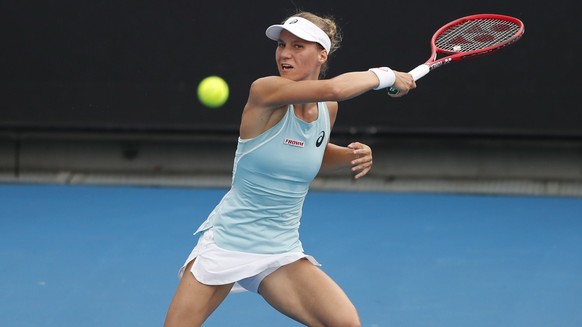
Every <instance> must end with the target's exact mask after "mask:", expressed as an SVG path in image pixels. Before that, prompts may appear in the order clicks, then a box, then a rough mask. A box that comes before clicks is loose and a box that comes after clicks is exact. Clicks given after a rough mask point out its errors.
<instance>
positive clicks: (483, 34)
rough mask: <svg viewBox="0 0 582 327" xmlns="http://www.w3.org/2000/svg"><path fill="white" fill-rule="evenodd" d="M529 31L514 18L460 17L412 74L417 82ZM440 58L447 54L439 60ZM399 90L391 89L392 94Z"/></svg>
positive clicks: (441, 34) (443, 29) (441, 32)
mask: <svg viewBox="0 0 582 327" xmlns="http://www.w3.org/2000/svg"><path fill="white" fill-rule="evenodd" d="M524 31H525V29H524V25H523V23H522V22H521V21H520V20H519V19H517V18H514V17H510V16H504V15H497V14H478V15H471V16H466V17H462V18H459V19H457V20H454V21H452V22H450V23H448V24H446V25H445V26H443V27H441V28H439V29H438V30H437V31H436V32H435V33H434V35H433V36H432V39H431V42H430V47H431V52H432V53H431V55H430V58H429V59H428V60H427V61H426V62H425V63H424V64H422V65H419V66H418V67H416V68H414V69H413V70H411V71H410V72H409V73H410V74H411V75H412V78H414V80H415V81H417V80H419V79H420V78H422V77H423V76H424V75H426V74H428V73H429V72H430V71H431V70H433V69H435V68H438V67H440V66H442V65H444V64H448V63H450V62H453V61H457V60H463V59H468V58H473V57H478V56H483V55H487V54H490V53H492V52H495V51H496V50H499V49H501V48H503V47H505V46H508V45H510V44H512V43H514V42H515V41H517V40H519V39H520V38H521V36H522V35H523V33H524ZM438 55H445V57H442V58H440V59H437V56H438ZM398 92H399V91H398V90H396V89H394V88H389V89H388V93H390V94H397V93H398Z"/></svg>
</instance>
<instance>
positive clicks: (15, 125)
mask: <svg viewBox="0 0 582 327" xmlns="http://www.w3.org/2000/svg"><path fill="white" fill-rule="evenodd" d="M295 8H300V9H304V10H308V11H312V12H315V13H318V14H324V15H332V16H334V17H335V18H336V19H337V21H338V23H339V25H340V27H342V30H343V34H344V42H343V47H342V48H341V49H340V50H339V51H338V52H337V53H336V54H335V55H334V56H333V57H332V58H331V62H330V63H331V67H330V71H329V74H328V75H329V76H334V75H337V74H339V73H342V72H346V71H351V70H365V69H368V68H369V67H373V66H385V65H387V66H391V67H392V68H394V69H397V70H402V71H407V70H409V69H411V68H413V67H415V66H416V65H418V64H420V63H422V62H423V61H425V60H426V59H427V56H428V55H429V47H428V44H429V40H430V37H431V36H432V34H433V32H434V31H435V30H436V29H437V28H438V27H440V26H441V25H443V24H444V23H446V22H448V21H450V20H453V19H456V18H458V17H460V16H465V15H469V14H475V13H486V12H490V13H500V14H506V15H511V16H516V17H518V18H520V19H521V20H523V21H524V23H525V25H526V33H525V36H524V37H523V39H522V40H521V41H520V42H518V43H517V44H515V45H513V46H511V47H509V48H507V49H505V50H503V51H501V52H498V53H495V54H493V55H492V56H488V57H484V58H478V59H474V60H470V61H466V62H461V63H458V64H452V65H449V66H447V67H443V68H440V69H438V70H435V71H433V72H432V73H431V74H430V75H428V76H427V77H425V78H424V79H422V80H421V81H419V83H418V89H417V90H415V91H414V92H413V93H411V94H410V95H409V96H407V97H404V98H401V99H391V98H388V97H387V96H386V95H385V94H382V93H383V92H371V93H368V94H365V95H363V96H361V97H359V98H356V99H352V100H348V101H345V102H343V103H342V104H341V105H340V109H341V113H340V116H339V118H338V121H337V125H336V129H337V131H339V132H341V131H344V132H352V133H387V134H393V133H404V134H447V135H459V134H462V135H497V136H498V135H514V136H515V135H520V136H521V135H526V136H536V137H550V136H566V137H580V136H582V114H581V111H580V108H579V107H580V105H579V104H578V103H577V101H576V100H577V99H576V98H575V94H576V91H577V89H578V85H579V83H578V82H577V75H578V74H579V73H580V68H579V65H577V64H576V62H575V60H574V51H575V49H577V48H580V46H581V45H582V44H581V43H582V42H581V38H580V37H579V35H578V33H579V32H580V28H579V26H578V25H577V22H576V21H575V19H573V18H572V11H573V8H574V1H573V0H559V1H553V2H551V3H548V2H540V1H537V2H532V1H526V0H514V1H507V0H487V1H485V0H476V1H466V0H463V1H460V0H452V1H449V2H446V3H445V2H441V3H437V2H429V1H418V0H410V1H404V2H396V1H369V0H362V1H337V0H335V1H332V0H326V1H300V0H295V1H288V0H287V1H274V0H268V1H267V0H261V1H252V2H246V1H233V0H223V1H204V2H202V1H192V0H190V1H182V0H175V1H155V0H141V1H79V0H76V1H71V0H60V1H26V0H23V1H4V2H2V4H0V24H1V26H0V27H1V28H0V33H1V34H0V37H1V40H2V41H1V42H2V43H1V44H2V50H1V52H0V65H1V66H0V69H1V70H0V92H1V98H2V99H1V102H0V128H1V129H4V130H29V129H32V130H34V129H43V130H76V131H79V130H91V131H104V132H107V131H129V132H131V131H139V132H144V131H145V132H156V133H160V132H162V133H163V132H176V131H178V132H188V133H190V132H191V133H200V132H228V133H230V132H232V133H235V132H236V129H237V127H238V123H239V118H240V113H241V110H242V107H243V105H244V102H245V100H246V94H247V91H248V86H249V85H250V83H251V82H252V81H253V80H254V79H256V78H258V77H261V76H265V75H272V74H276V73H277V71H276V67H275V64H274V51H275V43H274V42H273V41H271V40H269V39H267V38H266V37H265V36H264V30H265V28H266V27H267V26H268V25H270V24H273V23H278V22H279V21H281V20H282V19H283V18H285V17H286V16H288V15H289V14H291V13H293V11H294V10H295ZM214 74H217V75H221V76H222V77H224V78H225V79H226V80H227V82H228V83H229V84H230V88H231V97H230V99H229V101H228V102H227V104H226V105H225V106H224V107H223V108H221V109H217V110H211V109H206V108H204V107H202V105H201V104H200V103H199V102H198V101H197V100H196V96H195V90H196V85H197V84H198V82H199V81H200V80H201V79H202V78H203V77H205V76H208V75H214Z"/></svg>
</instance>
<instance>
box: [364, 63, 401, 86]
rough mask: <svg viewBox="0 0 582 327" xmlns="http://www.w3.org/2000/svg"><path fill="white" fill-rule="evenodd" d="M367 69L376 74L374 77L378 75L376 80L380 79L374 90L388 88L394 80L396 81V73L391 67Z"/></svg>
mask: <svg viewBox="0 0 582 327" xmlns="http://www.w3.org/2000/svg"><path fill="white" fill-rule="evenodd" d="M369 71H371V72H372V73H374V74H376V77H378V80H379V81H380V83H379V84H378V86H377V87H375V88H374V90H381V89H385V88H388V87H390V86H392V85H394V82H395V81H396V75H395V74H394V72H393V71H392V69H390V68H388V67H379V68H370V69H369Z"/></svg>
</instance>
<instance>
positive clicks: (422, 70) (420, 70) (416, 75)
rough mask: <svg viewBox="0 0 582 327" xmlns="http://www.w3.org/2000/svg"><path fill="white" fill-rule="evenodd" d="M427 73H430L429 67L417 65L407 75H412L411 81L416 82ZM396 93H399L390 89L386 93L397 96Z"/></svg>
mask: <svg viewBox="0 0 582 327" xmlns="http://www.w3.org/2000/svg"><path fill="white" fill-rule="evenodd" d="M429 72H430V67H429V65H426V64H422V65H418V66H417V67H416V68H414V69H413V70H411V71H409V72H408V73H409V74H410V75H412V79H413V80H414V81H418V80H419V79H421V78H422V77H423V76H424V75H426V74H428V73H429ZM398 92H399V91H398V90H397V89H395V88H392V87H389V88H388V93H390V94H398Z"/></svg>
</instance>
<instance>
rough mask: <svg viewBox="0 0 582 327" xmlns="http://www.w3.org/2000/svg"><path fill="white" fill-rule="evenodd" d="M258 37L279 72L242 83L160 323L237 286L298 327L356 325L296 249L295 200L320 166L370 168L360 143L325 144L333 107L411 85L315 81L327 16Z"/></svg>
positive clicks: (183, 321)
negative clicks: (235, 128) (214, 176)
mask: <svg viewBox="0 0 582 327" xmlns="http://www.w3.org/2000/svg"><path fill="white" fill-rule="evenodd" d="M266 34H267V36H268V37H269V38H270V39H272V40H275V41H277V50H276V52H275V59H276V63H277V67H278V70H279V74H280V76H269V77H264V78H259V79H257V80H256V81H254V82H253V83H252V85H251V87H250V92H249V97H248V101H247V103H246V105H245V108H244V111H243V114H242V121H241V125H240V137H239V141H238V147H237V150H236V154H235V158H234V168H233V177H232V186H231V188H230V190H229V191H228V192H227V193H226V195H225V196H224V197H223V198H222V200H221V201H220V203H219V204H218V205H217V206H216V207H215V209H214V210H213V211H212V212H211V213H210V215H209V216H208V218H207V219H206V221H205V222H204V223H203V224H202V225H201V226H200V227H199V228H198V230H197V231H196V233H197V234H200V235H201V236H200V238H199V240H198V243H197V245H196V246H195V247H194V249H193V250H192V253H191V254H190V256H189V257H188V258H187V260H186V261H185V264H184V266H183V267H182V269H181V270H180V272H179V276H180V277H181V280H180V283H179V285H178V288H177V290H176V293H175V295H174V298H173V300H172V303H171V304H170V307H169V310H168V314H167V316H166V322H165V326H166V327H176V326H188V327H192V326H200V325H202V323H203V322H204V321H205V320H206V319H207V318H208V317H209V316H210V314H211V313H212V312H213V311H214V310H215V309H216V308H217V307H218V305H219V304H220V303H221V302H222V301H223V300H224V298H225V297H226V296H227V295H228V294H229V293H230V292H237V291H245V290H246V291H251V292H256V293H258V294H260V295H261V296H262V297H263V298H264V299H265V300H266V301H267V302H268V303H269V304H270V305H272V306H273V307H274V308H275V309H277V310H279V311H280V312H282V313H283V314H285V315H287V316H289V317H290V318H292V319H294V320H296V321H298V322H300V323H302V324H305V325H308V326H360V318H359V316H358V313H357V311H356V309H355V308H354V306H353V304H352V303H351V301H350V300H349V299H348V297H347V296H346V294H345V293H344V292H343V291H342V289H341V288H340V287H339V286H338V285H337V284H336V283H335V282H334V281H333V280H332V279H331V278H330V277H328V275H326V274H325V273H324V272H323V271H322V270H321V269H320V268H319V263H318V262H317V261H316V260H315V259H314V258H313V257H312V256H310V255H307V254H305V253H304V251H303V247H302V245H301V242H300V240H299V220H300V218H301V214H302V206H303V201H304V199H305V196H306V194H307V192H308V188H309V185H310V183H311V182H312V181H313V179H314V178H315V176H316V175H317V173H318V172H319V170H320V168H324V169H327V168H330V169H333V168H337V167H341V166H345V167H350V166H351V167H352V168H351V169H352V170H353V171H355V172H356V173H357V174H356V176H355V178H360V177H362V176H364V175H366V174H367V173H368V171H369V170H370V168H371V166H372V151H371V149H370V147H368V146H367V145H365V144H362V143H358V142H355V143H352V144H350V145H348V146H347V147H343V146H338V145H334V144H331V143H329V136H330V132H331V129H332V127H333V125H334V122H335V119H336V115H337V112H338V101H343V100H347V99H350V98H353V97H356V96H358V95H360V94H363V93H365V92H367V91H370V90H373V89H376V90H380V89H386V88H388V87H394V88H396V89H397V90H398V91H400V92H399V93H398V94H397V95H394V96H402V95H405V94H406V93H408V91H409V90H410V89H412V88H414V87H416V85H415V83H414V81H413V79H412V76H410V75H409V74H407V73H402V72H397V71H393V70H391V69H389V68H372V69H370V70H368V71H361V72H350V73H345V74H342V75H339V76H337V77H335V78H331V79H320V76H322V74H323V73H324V72H325V70H326V68H327V60H328V56H329V55H330V54H331V53H333V52H334V51H335V50H336V49H337V48H338V47H339V41H340V40H341V37H340V33H339V31H338V29H337V27H336V24H335V22H334V21H333V20H332V19H330V18H321V17H319V16H316V15H314V14H311V13H307V12H302V13H298V14H296V15H294V16H293V17H290V18H288V19H286V20H285V22H284V23H283V24H277V25H272V26H270V27H269V28H268V29H267V30H266Z"/></svg>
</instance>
